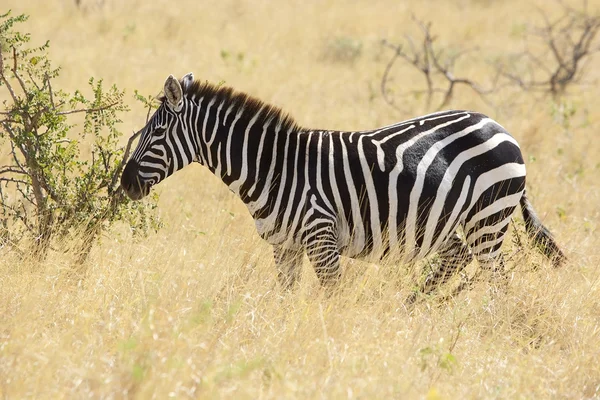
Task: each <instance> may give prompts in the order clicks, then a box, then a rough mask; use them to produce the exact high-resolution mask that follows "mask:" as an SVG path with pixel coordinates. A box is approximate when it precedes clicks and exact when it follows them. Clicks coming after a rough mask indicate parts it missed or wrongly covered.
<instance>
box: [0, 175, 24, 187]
mask: <svg viewBox="0 0 600 400" xmlns="http://www.w3.org/2000/svg"><path fill="white" fill-rule="evenodd" d="M0 182H11V183H21V184H23V185H27V184H28V183H27V182H25V181H24V180H22V179H17V178H5V177H1V176H0Z"/></svg>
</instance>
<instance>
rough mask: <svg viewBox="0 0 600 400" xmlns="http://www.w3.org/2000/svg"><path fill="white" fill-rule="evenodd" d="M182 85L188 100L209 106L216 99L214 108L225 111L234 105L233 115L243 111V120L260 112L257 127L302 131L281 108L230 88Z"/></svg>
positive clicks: (195, 82)
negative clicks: (278, 127)
mask: <svg viewBox="0 0 600 400" xmlns="http://www.w3.org/2000/svg"><path fill="white" fill-rule="evenodd" d="M180 83H181V87H182V88H184V89H183V94H184V96H186V97H187V98H190V99H193V100H196V101H198V100H200V99H201V98H204V100H203V101H202V104H208V103H210V101H211V100H212V99H214V102H213V104H214V105H213V107H219V106H220V105H221V104H223V110H226V109H227V108H229V107H230V106H232V105H233V108H232V111H231V114H233V115H235V114H236V112H239V111H240V109H241V112H242V114H241V115H240V118H242V119H247V120H250V119H252V118H254V117H255V116H256V114H257V113H259V112H260V115H259V116H258V118H257V120H256V122H255V125H257V126H262V125H265V124H266V123H270V124H273V126H277V125H280V126H281V128H280V131H281V132H286V131H297V130H299V129H300V127H299V126H298V124H297V123H296V121H295V120H294V118H292V117H291V116H290V115H289V114H288V113H286V112H284V111H283V110H282V109H281V108H279V107H277V106H274V105H271V104H268V103H266V102H264V101H262V100H260V99H258V98H256V97H253V96H251V95H249V94H247V93H244V92H239V91H236V90H235V89H233V88H231V87H228V86H220V85H219V86H218V85H214V84H212V83H210V82H208V81H200V80H194V81H193V82H192V83H188V84H187V85H184V82H183V81H181V82H180ZM161 100H162V101H164V98H162V97H161Z"/></svg>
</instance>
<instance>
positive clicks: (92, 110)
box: [56, 101, 119, 115]
mask: <svg viewBox="0 0 600 400" xmlns="http://www.w3.org/2000/svg"><path fill="white" fill-rule="evenodd" d="M117 104H119V102H118V101H115V102H113V103H111V104H107V105H105V106H102V107H96V108H80V109H77V110H68V111H60V112H57V113H56V115H69V114H77V113H82V112H84V113H94V112H98V111H104V110H107V109H109V108H112V107H114V106H116V105H117Z"/></svg>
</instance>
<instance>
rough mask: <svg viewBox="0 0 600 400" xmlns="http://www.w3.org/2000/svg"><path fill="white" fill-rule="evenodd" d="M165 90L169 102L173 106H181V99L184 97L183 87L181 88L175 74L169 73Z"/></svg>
mask: <svg viewBox="0 0 600 400" xmlns="http://www.w3.org/2000/svg"><path fill="white" fill-rule="evenodd" d="M164 91H165V96H166V97H167V101H168V102H169V104H171V106H173V107H177V106H179V103H181V99H182V98H183V89H181V85H180V84H179V81H178V80H177V79H175V77H174V76H173V75H169V77H168V78H167V80H166V81H165V90H164Z"/></svg>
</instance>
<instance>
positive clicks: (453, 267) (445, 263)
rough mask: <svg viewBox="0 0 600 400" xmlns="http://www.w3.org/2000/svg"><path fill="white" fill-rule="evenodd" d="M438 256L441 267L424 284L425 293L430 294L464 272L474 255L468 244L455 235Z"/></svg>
mask: <svg viewBox="0 0 600 400" xmlns="http://www.w3.org/2000/svg"><path fill="white" fill-rule="evenodd" d="M438 255H439V257H440V260H441V265H440V267H439V268H438V269H437V270H436V271H432V272H431V273H430V274H429V275H428V276H427V278H426V279H425V283H424V284H423V289H422V290H421V291H422V292H423V293H425V294H428V293H431V292H432V291H433V290H435V289H436V288H438V287H439V286H441V285H443V284H445V283H446V282H448V280H449V279H450V278H451V277H452V276H454V275H455V274H456V273H458V272H460V271H461V270H463V269H464V268H465V267H466V266H467V265H468V264H469V263H470V262H471V261H472V260H473V254H472V252H471V249H469V247H468V246H467V245H466V243H465V242H464V241H463V240H462V239H461V238H460V236H458V234H457V233H454V235H452V236H451V237H450V238H449V239H448V241H447V242H446V246H444V247H443V248H442V249H441V250H440V251H439V252H438Z"/></svg>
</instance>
